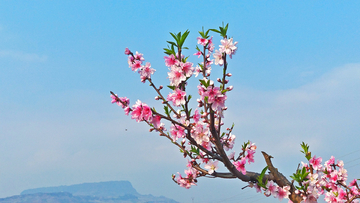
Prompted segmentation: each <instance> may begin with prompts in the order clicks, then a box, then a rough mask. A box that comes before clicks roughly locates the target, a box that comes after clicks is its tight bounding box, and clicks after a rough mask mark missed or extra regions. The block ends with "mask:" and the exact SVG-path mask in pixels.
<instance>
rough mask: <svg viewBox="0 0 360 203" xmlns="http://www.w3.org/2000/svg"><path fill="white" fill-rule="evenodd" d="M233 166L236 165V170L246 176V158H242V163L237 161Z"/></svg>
mask: <svg viewBox="0 0 360 203" xmlns="http://www.w3.org/2000/svg"><path fill="white" fill-rule="evenodd" d="M233 164H234V166H235V168H236V170H238V171H240V172H241V173H242V174H244V175H246V169H245V164H246V159H245V158H244V157H243V158H241V160H240V161H235V162H234V163H233Z"/></svg>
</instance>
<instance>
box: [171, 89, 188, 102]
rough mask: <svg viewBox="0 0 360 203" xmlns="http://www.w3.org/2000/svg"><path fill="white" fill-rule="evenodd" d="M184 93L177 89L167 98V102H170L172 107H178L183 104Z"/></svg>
mask: <svg viewBox="0 0 360 203" xmlns="http://www.w3.org/2000/svg"><path fill="white" fill-rule="evenodd" d="M185 96H186V92H185V91H182V90H180V89H178V88H176V89H175V90H174V93H170V94H169V95H168V96H167V100H168V101H172V102H173V105H174V106H180V105H184V104H185Z"/></svg>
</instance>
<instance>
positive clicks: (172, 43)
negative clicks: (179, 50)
mask: <svg viewBox="0 0 360 203" xmlns="http://www.w3.org/2000/svg"><path fill="white" fill-rule="evenodd" d="M166 42H167V43H169V44H171V45H174V46H176V44H175V43H174V42H171V41H166Z"/></svg>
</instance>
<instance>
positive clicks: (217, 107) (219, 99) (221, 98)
mask: <svg viewBox="0 0 360 203" xmlns="http://www.w3.org/2000/svg"><path fill="white" fill-rule="evenodd" d="M226 99H227V96H226V95H222V94H221V95H218V96H216V97H215V100H214V101H213V102H212V106H211V108H212V109H213V110H214V111H221V110H222V108H224V107H225V101H226Z"/></svg>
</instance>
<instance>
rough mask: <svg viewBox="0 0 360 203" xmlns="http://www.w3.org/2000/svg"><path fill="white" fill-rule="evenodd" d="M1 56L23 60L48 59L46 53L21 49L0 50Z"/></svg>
mask: <svg viewBox="0 0 360 203" xmlns="http://www.w3.org/2000/svg"><path fill="white" fill-rule="evenodd" d="M0 57H2V58H11V59H14V60H18V61H22V62H45V61H46V60H47V56H45V55H38V54H34V53H24V52H20V51H11V50H0Z"/></svg>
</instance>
